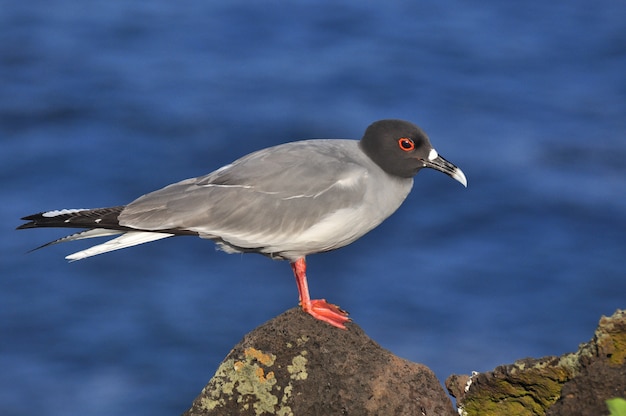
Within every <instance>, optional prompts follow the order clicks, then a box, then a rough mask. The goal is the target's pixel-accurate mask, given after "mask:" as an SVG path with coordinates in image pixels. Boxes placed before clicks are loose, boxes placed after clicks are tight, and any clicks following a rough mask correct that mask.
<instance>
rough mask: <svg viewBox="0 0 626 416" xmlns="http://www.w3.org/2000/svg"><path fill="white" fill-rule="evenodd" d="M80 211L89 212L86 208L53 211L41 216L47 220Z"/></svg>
mask: <svg viewBox="0 0 626 416" xmlns="http://www.w3.org/2000/svg"><path fill="white" fill-rule="evenodd" d="M81 211H89V210H88V209H87V208H78V209H55V210H54V211H48V212H44V213H43V214H41V216H42V217H47V218H52V217H58V216H60V215H67V214H75V213H77V212H81Z"/></svg>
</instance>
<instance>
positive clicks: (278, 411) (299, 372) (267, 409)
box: [185, 308, 456, 416]
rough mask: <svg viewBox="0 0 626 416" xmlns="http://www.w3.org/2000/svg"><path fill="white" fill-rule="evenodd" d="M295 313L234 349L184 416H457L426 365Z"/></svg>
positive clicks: (353, 329)
mask: <svg viewBox="0 0 626 416" xmlns="http://www.w3.org/2000/svg"><path fill="white" fill-rule="evenodd" d="M347 326H348V330H347V331H344V330H341V329H338V328H335V327H332V326H330V325H328V324H326V323H323V322H320V321H318V320H316V319H313V318H312V317H310V316H309V315H307V314H305V313H303V312H302V311H301V310H300V309H299V308H294V309H291V310H289V311H287V312H285V313H284V314H282V315H280V316H278V317H276V318H274V319H272V320H271V321H269V322H267V323H266V324H264V325H262V326H260V327H258V328H257V329H255V330H254V331H252V332H251V333H249V334H248V335H246V336H245V337H244V339H243V340H242V341H241V342H240V343H239V344H237V345H236V346H235V348H234V349H233V350H232V351H231V352H230V354H228V356H227V357H226V359H225V360H224V361H223V362H222V364H221V365H220V366H219V368H218V370H217V371H216V373H215V375H214V376H213V378H212V379H211V380H210V381H209V384H208V385H207V386H206V387H205V388H204V389H203V390H202V393H201V394H200V395H199V396H198V397H197V398H196V400H195V401H194V403H193V405H192V407H191V409H189V410H188V411H187V412H186V413H185V415H187V416H192V415H193V416H196V415H220V416H223V415H254V416H261V415H281V416H288V415H298V416H300V415H307V416H308V415H357V416H364V415H385V416H387V415H389V416H392V415H436V416H445V415H455V414H456V412H455V411H454V409H453V407H452V403H451V401H450V399H449V398H448V397H447V395H446V394H445V392H444V390H443V388H441V385H440V383H439V381H438V380H437V378H436V377H435V375H434V374H433V373H432V371H430V370H429V369H428V368H427V367H425V366H424V365H421V364H416V363H412V362H409V361H406V360H403V359H401V358H398V357H396V356H394V355H393V354H391V353H390V352H389V351H387V350H385V349H383V348H381V347H380V346H379V345H378V344H376V343H375V342H374V341H372V340H371V339H370V338H369V337H367V335H365V333H364V332H363V331H362V330H361V329H360V328H359V327H358V326H357V325H355V324H353V323H349V324H348V325H347Z"/></svg>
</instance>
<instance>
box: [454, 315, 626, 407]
mask: <svg viewBox="0 0 626 416" xmlns="http://www.w3.org/2000/svg"><path fill="white" fill-rule="evenodd" d="M446 386H447V387H448V391H449V392H450V394H452V395H453V396H454V397H456V399H457V404H458V407H459V409H460V410H461V414H463V415H467V416H473V415H481V416H489V415H519V416H523V415H547V416H557V415H568V416H576V415H581V416H582V415H585V416H586V415H608V414H609V411H608V408H607V406H606V403H605V400H606V399H609V398H613V397H622V398H624V397H626V311H623V310H618V311H617V312H615V314H613V316H611V317H608V318H607V317H602V318H601V319H600V323H599V325H598V328H597V329H596V332H595V334H594V337H593V339H592V340H591V341H589V342H588V343H586V344H582V345H581V346H580V347H579V349H578V351H577V352H575V353H570V354H564V355H562V356H561V357H545V358H541V359H524V360H519V361H516V362H515V363H513V364H510V365H504V366H500V367H497V368H496V369H495V370H493V371H491V372H486V373H480V374H473V375H472V376H471V377H470V376H458V375H453V376H450V377H449V378H448V380H446Z"/></svg>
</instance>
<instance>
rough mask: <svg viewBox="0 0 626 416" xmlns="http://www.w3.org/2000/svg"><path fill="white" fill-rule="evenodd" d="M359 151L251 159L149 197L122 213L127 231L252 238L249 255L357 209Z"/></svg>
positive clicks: (305, 150)
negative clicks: (182, 231) (252, 249)
mask: <svg viewBox="0 0 626 416" xmlns="http://www.w3.org/2000/svg"><path fill="white" fill-rule="evenodd" d="M357 143H358V142H357V141H354V140H307V141H301V142H292V143H287V144H283V145H279V146H275V147H273V148H268V149H264V150H261V151H258V152H255V153H251V154H250V155H248V156H245V157H243V158H241V159H239V160H237V161H235V162H233V163H232V164H230V165H227V166H225V167H223V168H221V169H218V170H216V171H214V172H213V173H210V174H208V175H206V176H202V177H199V178H193V179H187V180H184V181H182V182H178V183H175V184H173V185H170V186H167V187H165V188H163V189H161V190H158V191H155V192H152V193H150V194H147V195H144V196H142V197H141V198H139V199H137V200H135V201H134V202H132V203H130V204H129V205H127V206H126V208H125V209H124V210H123V211H122V213H121V214H120V216H119V221H120V224H121V225H124V226H128V227H132V228H137V229H142V230H155V231H156V230H165V229H185V230H192V231H195V232H198V233H199V234H200V235H201V236H203V237H207V238H216V239H222V238H224V239H225V240H227V241H228V239H229V238H234V239H235V240H237V241H246V239H247V238H249V240H250V241H248V242H249V245H246V247H248V246H249V247H255V246H257V245H258V246H261V245H266V244H272V241H271V240H273V239H276V238H278V239H284V236H285V235H286V234H293V233H295V234H297V233H299V232H302V231H303V230H306V229H308V228H310V227H311V226H313V225H314V224H316V223H317V222H318V221H319V220H320V219H322V218H324V217H326V216H328V215H331V214H333V213H335V212H336V211H338V210H341V209H344V208H350V207H354V206H358V204H359V203H360V202H361V201H362V198H363V195H364V193H365V191H366V185H365V181H364V179H365V178H366V177H367V174H368V172H367V169H366V168H365V167H363V166H362V164H359V163H357V160H356V159H355V157H358V155H360V153H359V152H360V150H359V149H358V147H357ZM247 236H249V237H247ZM259 236H263V237H259ZM254 239H257V240H261V239H267V240H270V241H252V240H254Z"/></svg>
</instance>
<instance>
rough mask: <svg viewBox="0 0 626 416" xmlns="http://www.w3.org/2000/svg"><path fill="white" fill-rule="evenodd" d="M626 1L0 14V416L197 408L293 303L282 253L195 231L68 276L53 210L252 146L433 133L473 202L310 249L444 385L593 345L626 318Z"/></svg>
mask: <svg viewBox="0 0 626 416" xmlns="http://www.w3.org/2000/svg"><path fill="white" fill-rule="evenodd" d="M624 16H626V3H624V2H622V1H617V0H615V1H611V0H601V1H595V2H591V1H585V0H573V1H567V2H566V1H558V2H544V1H537V0H531V1H526V2H522V3H519V2H518V3H503V2H499V1H493V0H485V1H481V2H473V3H471V4H470V3H466V2H458V1H454V0H443V1H440V2H419V3H418V2H412V1H391V2H385V3H384V4H383V3H382V2H379V3H376V2H362V1H346V2H342V3H341V4H336V3H334V2H324V1H323V2H309V1H304V2H298V3H297V4H284V3H282V2H280V3H279V2H263V3H254V2H244V1H229V2H225V1H224V2H219V1H218V2H204V1H187V2H182V3H181V2H166V1H161V0H155V1H151V2H134V1H131V2H121V3H120V2H109V3H103V2H93V1H83V2H79V3H76V2H69V1H41V0H39V1H30V2H3V4H2V7H0V36H1V38H2V42H0V79H1V80H2V81H1V84H0V196H1V199H2V203H1V204H0V213H1V215H2V218H3V221H2V225H1V227H2V230H1V231H2V233H1V235H2V238H1V239H0V276H1V277H0V340H1V341H0V368H2V371H1V372H0V413H1V414H3V415H7V416H12V415H30V414H40V413H45V414H47V415H50V416H54V415H66V414H79V413H80V414H84V415H94V416H95V415H111V414H123V413H129V412H132V413H134V414H138V415H144V414H145V415H171V414H180V413H182V412H183V411H185V410H186V409H187V408H188V407H189V406H190V404H191V402H192V400H193V399H194V398H195V396H196V395H197V394H198V393H199V392H200V390H201V389H202V387H203V386H204V385H205V383H206V382H207V381H208V380H209V378H210V377H211V376H212V374H213V373H214V371H215V370H216V368H217V366H218V365H219V363H220V362H221V360H222V359H223V358H224V357H225V355H226V354H227V353H228V352H229V350H230V348H231V347H232V346H233V345H235V344H236V343H237V342H238V341H239V340H240V339H241V338H242V337H243V336H244V334H246V333H247V332H248V331H250V330H252V329H253V328H255V327H256V326H258V325H260V324H262V323H263V322H265V321H267V320H269V319H271V318H272V317H274V316H276V315H278V314H280V313H282V312H283V311H285V310H286V309H288V308H291V307H293V306H295V305H296V304H297V292H296V288H295V284H294V281H293V276H292V274H291V270H290V268H289V266H288V264H287V263H285V262H278V261H270V260H268V259H266V258H263V257H261V256H257V255H226V254H224V253H221V252H217V251H216V250H215V249H214V246H213V244H212V243H211V242H208V241H203V240H201V239H194V238H176V239H168V240H164V241H160V242H155V243H150V244H146V245H144V246H139V247H134V248H132V249H128V250H121V251H119V252H114V253H110V254H106V255H103V256H98V257H95V258H92V259H87V260H84V261H80V262H75V263H71V264H67V263H66V261H65V260H64V259H63V257H64V256H65V255H67V254H69V253H72V252H74V251H78V250H80V249H81V248H84V247H86V246H88V245H89V242H76V243H71V244H67V245H66V244H63V245H57V246H53V247H50V248H47V249H45V250H40V251H36V252H33V253H29V254H27V253H26V252H27V251H28V250H30V249H32V248H34V247H37V246H38V245H40V244H42V243H45V242H47V241H49V240H52V239H55V238H57V237H59V236H62V235H64V232H63V231H62V230H54V229H51V230H31V231H19V232H18V231H15V230H14V228H15V227H16V226H17V225H19V224H20V221H19V218H20V217H21V216H24V215H27V214H31V213H35V212H39V211H42V210H49V209H59V208H83V207H101V206H110V205H118V204H124V203H127V202H130V201H131V200H133V199H135V198H136V197H138V196H139V195H142V194H144V193H147V192H150V191H152V190H155V189H158V188H160V187H162V186H165V185H167V184H169V183H172V182H175V181H178V180H181V179H184V178H188V177H193V176H199V175H202V174H205V173H208V172H210V171H211V170H213V169H216V168H218V167H220V166H222V165H224V164H226V163H229V162H230V161H232V160H234V159H236V158H237V157H239V156H242V155H244V154H246V153H249V152H251V151H254V150H257V149H260V148H263V147H267V146H270V145H274V144H278V143H282V142H286V141H290V140H296V139H304V138H313V137H341V138H345V137H349V138H360V136H361V134H362V133H363V131H364V129H365V128H366V127H367V125H368V124H369V123H370V122H372V121H374V120H377V119H382V118H403V119H407V120H411V121H413V122H415V123H417V124H419V125H420V126H422V127H423V128H424V129H425V130H426V131H427V133H428V134H429V136H430V138H431V141H432V143H433V144H434V145H435V147H436V148H437V150H438V151H439V153H440V154H441V155H443V156H444V157H446V158H447V159H448V160H450V161H452V162H453V163H455V164H456V165H458V166H459V167H461V168H462V169H463V171H464V172H465V173H466V175H467V177H468V181H469V186H468V188H467V189H464V188H463V187H462V186H460V185H459V184H458V183H456V182H454V181H453V180H451V179H450V178H448V177H446V176H444V175H442V174H440V173H438V172H434V171H422V172H420V173H419V175H418V176H417V177H416V181H415V187H414V189H413V191H412V193H411V194H410V196H409V197H408V199H407V200H406V202H405V203H404V205H403V206H402V207H401V208H400V209H399V210H398V211H397V212H396V213H395V214H394V215H393V216H392V217H390V218H389V219H388V220H387V221H386V222H384V223H383V224H382V225H381V226H380V227H378V228H377V229H375V230H374V231H372V232H371V233H370V234H368V235H367V236H365V237H364V238H362V239H361V240H359V241H357V242H355V243H354V244H352V245H350V246H348V247H345V248H343V249H341V250H338V251H335V252H332V253H326V254H320V255H316V256H311V257H310V258H309V259H308V260H309V283H310V287H311V291H312V295H313V296H315V297H324V298H326V299H328V300H329V301H331V302H334V303H337V304H339V305H341V306H342V307H343V308H345V309H347V310H349V311H350V312H351V316H352V318H353V319H354V321H355V322H356V323H357V324H359V325H360V326H362V327H363V328H364V329H365V331H366V332H367V333H368V334H369V335H370V336H371V337H372V338H373V339H374V340H375V341H377V342H378V343H380V344H381V345H383V346H384V347H385V348H387V349H389V350H391V351H392V352H394V353H396V354H397V355H399V356H401V357H404V358H407V359H410V360H413V361H416V362H421V363H424V364H426V365H427V366H429V367H430V368H431V369H433V370H434V371H435V373H436V374H437V376H438V377H439V378H440V380H442V381H443V380H444V379H445V378H446V377H447V376H448V375H450V374H452V373H469V372H470V371H472V370H476V371H486V370H489V369H492V368H494V367H495V366H497V365H500V364H504V363H510V362H512V361H514V360H515V359H518V358H523V357H528V356H532V357H541V356H544V355H558V354H562V353H565V352H569V351H574V350H576V348H577V345H578V343H580V342H584V341H587V340H588V339H590V338H591V336H592V334H593V330H594V328H595V326H596V324H597V321H598V319H599V317H600V316H601V315H602V314H605V315H608V314H611V313H613V312H614V311H615V309H617V308H625V307H626V263H625V258H626V217H625V215H624V213H625V212H626V162H625V161H626V75H625V74H626V42H624V40H625V39H626V20H625V19H624Z"/></svg>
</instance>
